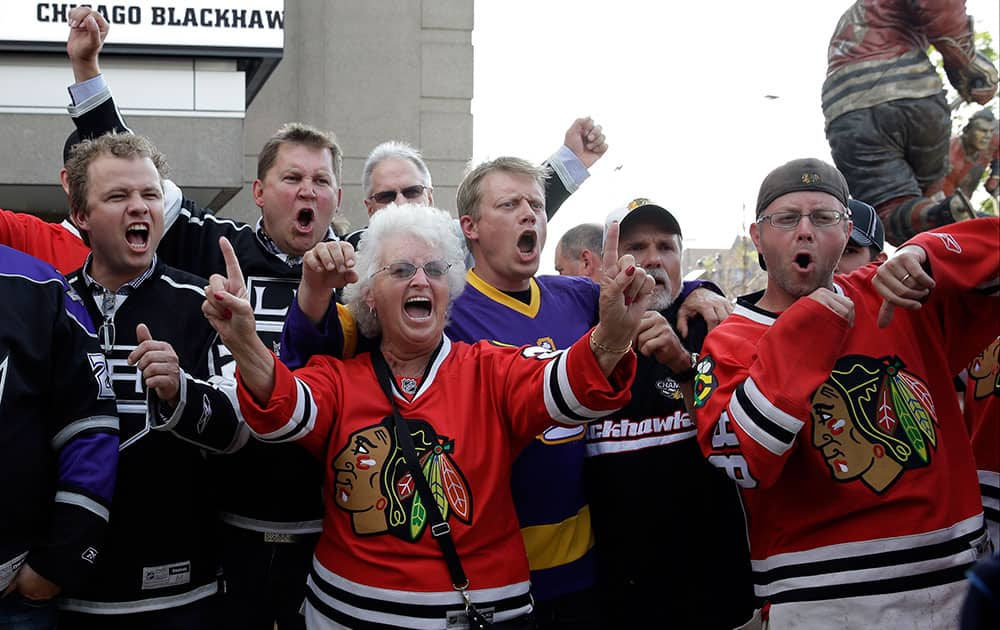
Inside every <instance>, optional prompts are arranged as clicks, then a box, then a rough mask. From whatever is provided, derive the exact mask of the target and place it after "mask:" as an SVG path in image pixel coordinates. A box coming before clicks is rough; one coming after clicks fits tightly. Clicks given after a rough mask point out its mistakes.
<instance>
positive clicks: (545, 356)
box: [239, 336, 635, 628]
mask: <svg viewBox="0 0 1000 630" xmlns="http://www.w3.org/2000/svg"><path fill="white" fill-rule="evenodd" d="M588 343H589V340H588V338H587V337H586V336H585V337H584V338H583V339H582V340H581V341H578V342H577V343H576V344H574V345H573V346H572V347H570V349H569V350H566V351H551V350H546V349H544V348H540V347H531V346H529V347H525V348H522V349H518V348H511V347H501V346H498V345H494V344H491V343H490V342H485V341H483V342H479V343H477V344H475V345H468V344H465V343H461V342H454V343H453V342H451V341H449V340H448V339H447V338H446V337H445V338H444V339H443V342H442V345H441V346H440V347H439V349H438V350H437V352H436V353H435V355H434V356H433V357H432V359H431V362H430V364H429V365H428V368H427V370H426V372H425V374H424V376H423V377H422V378H420V379H412V382H404V383H403V384H402V388H401V386H400V384H399V383H395V384H394V386H395V388H396V389H395V391H394V394H395V400H396V405H397V406H398V408H399V413H400V415H401V417H402V418H403V419H404V421H405V422H406V424H407V425H408V427H409V430H410V433H411V435H412V436H413V441H414V444H415V446H416V451H417V455H418V457H419V458H420V462H421V470H422V472H423V474H424V476H425V477H427V480H428V484H429V485H430V487H431V489H432V491H433V492H434V494H435V496H436V497H437V501H438V506H439V508H440V509H441V511H442V513H443V514H444V515H445V519H446V521H447V522H448V524H449V525H450V527H451V533H452V536H453V537H454V540H455V544H456V546H457V549H458V554H459V556H460V557H461V560H462V564H463V565H464V568H465V573H466V574H467V575H468V577H469V580H470V582H471V588H470V593H471V595H472V598H473V600H474V601H476V602H477V606H478V607H480V608H481V609H482V608H487V609H489V608H492V609H494V612H495V615H494V617H493V619H494V621H504V620H508V619H513V618H515V617H518V616H520V615H523V614H525V613H527V612H529V611H530V610H531V604H530V596H529V583H528V561H527V557H526V555H525V551H524V543H523V542H522V539H521V535H520V532H519V529H518V520H517V514H516V513H515V510H514V503H513V500H512V498H511V489H510V477H511V464H512V463H513V461H514V458H515V457H516V456H517V454H518V453H519V452H520V451H521V450H522V449H523V448H524V447H525V446H526V445H527V444H529V443H530V442H531V441H532V439H534V437H535V436H536V435H537V434H538V433H540V432H541V431H542V430H544V429H545V428H546V427H548V426H549V425H551V424H552V422H553V421H555V422H559V423H562V424H583V423H585V422H587V421H589V420H592V419H594V418H598V417H602V416H604V415H607V414H608V413H610V412H612V411H613V410H615V409H617V408H619V407H621V406H622V405H623V404H625V403H627V402H628V400H629V391H628V386H629V385H630V384H631V381H632V378H633V376H634V372H635V358H634V355H633V354H631V353H629V355H627V356H626V358H625V360H623V361H621V362H620V363H619V365H618V366H617V367H616V369H615V372H613V373H612V375H611V377H610V383H609V379H606V378H605V377H604V375H603V373H602V372H601V369H600V367H599V366H598V364H597V362H596V360H595V358H594V355H593V353H592V352H591V350H590V348H589V347H588ZM275 369H276V376H275V384H274V391H273V394H272V396H271V400H270V401H268V402H267V404H266V405H264V406H261V405H259V404H257V403H256V402H255V401H254V400H253V398H252V396H251V395H249V394H248V393H247V392H246V390H245V389H244V388H243V385H242V383H241V384H240V390H239V396H240V406H241V409H242V411H243V414H244V417H245V418H246V421H247V423H248V424H249V425H250V427H251V429H252V430H253V431H254V432H255V434H256V436H257V438H258V439H260V440H262V441H265V442H281V441H292V440H295V441H299V442H300V443H301V444H302V445H303V446H305V447H306V448H307V449H308V450H309V451H310V452H312V453H313V454H314V455H315V456H316V457H317V458H319V459H321V460H322V461H323V464H324V469H325V471H326V478H325V481H324V496H325V499H326V500H325V504H326V515H325V517H324V521H323V535H322V538H321V540H320V543H319V545H318V547H317V550H316V562H315V563H314V568H313V571H312V574H311V576H310V580H309V592H308V598H309V605H310V606H312V608H313V609H314V610H315V611H319V613H321V614H322V615H323V616H325V617H326V618H328V619H330V620H333V621H334V622H336V623H340V624H345V625H347V626H351V627H354V626H357V625H358V624H362V622H368V623H372V622H375V623H380V624H386V625H388V626H390V627H405V628H413V627H432V626H436V627H441V628H444V627H446V625H447V619H448V616H449V613H454V612H455V611H461V610H463V609H464V606H463V603H462V598H461V596H460V595H459V593H458V592H457V591H455V590H454V589H453V588H452V585H451V580H450V577H449V573H448V570H447V567H446V564H445V561H444V557H443V555H442V552H441V550H440V548H439V546H438V543H437V542H436V541H435V540H434V539H433V537H431V536H430V533H429V532H428V531H427V518H426V512H425V510H424V507H423V506H422V504H421V499H420V498H419V495H417V494H416V492H415V489H414V483H413V479H412V477H411V476H410V475H409V473H408V472H407V467H406V465H405V463H404V461H403V459H402V455H401V453H400V451H399V449H398V448H397V447H396V445H395V439H394V436H393V430H392V428H391V427H392V424H391V422H392V408H391V406H390V404H389V401H388V400H387V399H386V396H385V394H383V392H382V389H381V388H380V386H379V383H378V380H377V378H376V376H375V373H374V371H373V369H372V363H371V355H370V354H367V353H365V354H362V355H359V356H358V357H356V358H354V359H350V360H347V361H338V360H336V359H333V358H332V357H329V356H316V357H313V358H312V359H311V360H310V361H309V363H308V364H307V366H306V367H305V368H302V369H300V370H296V371H295V372H294V373H293V372H289V371H288V369H287V368H285V367H284V366H282V365H281V364H280V363H277V362H276V363H275ZM404 380H405V379H404ZM433 620H437V622H440V623H439V625H438V624H437V623H436V622H435V621H433ZM428 624H431V625H428ZM380 627H382V626H380Z"/></svg>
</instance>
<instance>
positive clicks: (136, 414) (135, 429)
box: [91, 345, 150, 451]
mask: <svg viewBox="0 0 1000 630" xmlns="http://www.w3.org/2000/svg"><path fill="white" fill-rule="evenodd" d="M133 350H135V346H134V345H114V346H112V347H111V351H110V352H108V355H107V369H106V372H105V373H104V380H107V381H110V385H111V386H113V388H114V395H115V398H116V400H115V404H116V406H117V407H118V436H119V440H120V443H119V450H121V451H124V450H125V449H126V448H128V447H129V446H132V445H133V444H135V443H136V442H137V441H139V440H140V439H142V437H143V436H144V435H146V434H147V433H149V430H150V427H149V418H148V416H147V414H146V387H145V385H143V382H142V372H140V371H139V369H138V368H137V367H136V366H134V365H130V364H129V362H128V355H129V354H131V352H132V351H133ZM95 356H96V357H99V358H100V359H101V362H102V363H103V362H104V360H105V358H104V357H103V356H101V355H99V354H98V355H92V356H91V364H92V366H93V367H94V370H95V372H94V374H95V377H98V381H101V380H102V379H101V378H100V377H99V376H98V373H97V371H98V369H99V368H100V366H99V365H95V364H94V357H95Z"/></svg>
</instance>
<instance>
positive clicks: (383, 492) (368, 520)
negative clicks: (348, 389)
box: [331, 418, 472, 542]
mask: <svg viewBox="0 0 1000 630" xmlns="http://www.w3.org/2000/svg"><path fill="white" fill-rule="evenodd" d="M403 422H404V423H405V424H406V426H407V428H408V429H409V431H410V435H411V436H412V437H413V445H414V447H415V449H416V451H417V458H418V460H419V464H420V472H422V473H423V475H424V478H426V479H427V485H428V486H430V489H431V494H432V495H433V497H434V502H435V503H436V504H437V507H438V509H439V510H440V511H441V515H442V516H443V517H444V520H445V521H448V520H450V519H451V517H454V518H456V519H458V520H459V521H461V522H463V523H465V524H467V525H468V524H471V523H472V494H471V493H470V492H469V484H468V482H467V481H466V479H465V476H464V475H463V474H462V471H461V470H460V469H459V468H458V466H457V465H456V464H455V460H454V459H452V455H454V453H455V441H454V440H451V439H449V438H447V437H446V436H443V435H438V434H437V432H436V431H435V430H434V427H432V426H431V425H430V424H429V423H428V422H425V421H423V420H409V419H404V420H403ZM392 425H393V422H392V418H385V419H383V420H382V422H380V423H379V424H376V425H372V426H368V427H365V428H363V429H360V430H358V431H355V432H354V433H352V434H351V435H350V437H349V438H348V440H347V444H346V445H345V446H344V448H342V449H341V450H340V452H339V453H337V455H336V457H334V459H333V462H332V463H331V467H332V468H333V474H334V497H333V498H334V503H335V504H336V506H337V507H338V508H340V509H342V510H344V511H345V512H348V513H350V515H351V527H352V528H353V529H354V533H355V534H358V535H362V536H367V535H376V534H385V533H388V534H392V535H393V536H396V537H398V538H401V539H403V540H405V541H407V542H414V541H416V540H418V539H419V538H420V536H421V534H422V533H423V532H424V530H425V529H427V523H428V521H429V514H428V511H427V508H428V506H426V505H424V501H423V499H422V498H421V497H420V494H419V493H418V492H417V487H416V483H415V482H414V480H413V476H412V475H411V474H410V471H409V469H408V467H407V465H406V459H405V458H404V456H403V451H402V449H401V448H399V447H398V446H397V445H396V440H395V435H393V430H392Z"/></svg>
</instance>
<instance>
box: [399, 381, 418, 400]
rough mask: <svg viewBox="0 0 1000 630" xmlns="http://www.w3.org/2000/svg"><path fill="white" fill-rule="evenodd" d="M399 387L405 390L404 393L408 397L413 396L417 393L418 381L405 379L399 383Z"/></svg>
mask: <svg viewBox="0 0 1000 630" xmlns="http://www.w3.org/2000/svg"><path fill="white" fill-rule="evenodd" d="M399 387H400V389H402V390H403V393H404V394H406V395H407V396H412V395H413V394H415V393H416V392H417V379H415V378H403V379H400V381H399Z"/></svg>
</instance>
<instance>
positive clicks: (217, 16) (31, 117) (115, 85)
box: [0, 0, 473, 227]
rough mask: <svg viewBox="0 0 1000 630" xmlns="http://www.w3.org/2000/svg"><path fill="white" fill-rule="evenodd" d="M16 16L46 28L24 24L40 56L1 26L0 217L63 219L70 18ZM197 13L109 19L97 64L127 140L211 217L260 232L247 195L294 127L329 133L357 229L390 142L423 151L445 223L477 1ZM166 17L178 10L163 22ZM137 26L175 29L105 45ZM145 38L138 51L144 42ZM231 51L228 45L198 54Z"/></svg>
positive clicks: (198, 7) (187, 5)
mask: <svg viewBox="0 0 1000 630" xmlns="http://www.w3.org/2000/svg"><path fill="white" fill-rule="evenodd" d="M18 4H20V3H18ZM24 4H25V5H30V8H31V13H30V14H28V13H26V14H25V15H24V16H23V19H24V20H25V21H28V22H30V21H31V20H35V21H39V22H43V23H40V24H30V25H29V26H31V28H34V27H36V26H37V28H38V32H39V33H40V34H39V35H37V36H35V37H36V39H37V40H44V39H45V38H46V37H47V38H48V39H49V41H31V40H16V39H12V38H17V37H21V36H22V35H21V33H22V32H28V35H29V36H32V34H33V32H32V31H31V29H28V28H17V29H16V32H11V31H12V30H14V29H15V27H10V28H8V29H6V30H5V29H4V28H3V27H0V84H2V85H3V86H4V89H3V90H0V146H3V147H4V148H5V150H4V151H3V152H2V153H0V207H3V208H6V209H10V210H19V211H28V212H34V213H36V214H40V215H44V216H46V217H47V218H60V217H61V215H64V213H65V209H66V201H65V195H64V194H63V192H62V190H61V188H60V187H59V185H58V171H59V168H60V166H61V161H62V148H63V144H64V142H65V139H66V136H67V135H68V134H69V133H70V132H71V131H72V129H73V127H72V123H71V121H70V120H69V118H68V116H67V115H66V112H65V106H66V104H67V103H68V102H69V97H68V95H67V91H66V87H67V86H68V85H69V84H70V83H72V81H73V77H72V72H71V71H70V68H69V62H68V59H67V57H66V55H65V35H66V29H67V28H68V27H66V25H65V18H64V17H63V16H64V13H65V10H68V9H65V8H66V7H67V6H68V4H66V3H24ZM95 4H98V6H99V7H100V6H101V5H100V4H99V3H95ZM205 4H206V3H204V2H203V1H200V0H186V1H174V2H155V3H153V2H149V1H145V2H141V1H137V2H131V3H130V2H122V3H119V4H107V5H103V6H105V9H106V10H107V12H108V15H109V16H117V17H119V18H120V20H121V22H122V23H121V24H112V26H111V29H112V30H111V36H110V37H109V40H108V45H107V47H106V51H105V53H104V54H103V55H102V58H101V64H102V70H103V71H104V74H105V75H106V77H107V79H108V81H109V83H110V84H111V88H112V91H113V93H114V95H115V100H116V102H117V103H118V105H119V107H120V108H121V110H122V112H123V113H124V115H125V116H126V118H127V120H128V123H129V126H130V127H131V128H132V129H133V130H134V131H135V132H137V133H142V134H145V135H148V136H149V137H150V138H151V139H152V140H153V142H154V143H155V144H156V145H157V146H158V148H159V149H160V150H161V151H163V152H164V153H165V154H166V156H167V159H168V161H169V162H170V165H171V170H172V179H174V180H175V181H176V182H177V183H178V184H179V185H180V186H181V187H182V188H183V189H184V191H185V194H186V196H188V197H191V198H193V199H194V200H196V201H197V202H199V203H200V204H202V205H206V206H208V207H211V208H214V209H216V211H217V213H218V214H220V215H223V216H228V217H233V218H237V219H240V220H243V221H247V222H255V221H256V219H257V217H258V216H259V210H258V209H257V207H256V206H255V205H254V203H253V198H252V195H251V194H250V184H251V183H252V182H253V179H254V177H255V176H256V159H257V152H258V150H259V149H260V147H261V146H262V145H263V144H264V142H265V141H266V140H267V138H268V136H270V135H271V134H272V133H273V132H274V131H275V130H276V129H277V128H278V127H279V126H280V125H281V124H283V123H285V122H288V121H301V122H306V123H309V124H312V125H315V126H317V127H320V128H323V129H328V130H332V131H334V132H335V133H336V135H337V137H338V139H339V141H340V144H341V146H342V148H343V150H344V167H343V174H342V180H343V181H342V182H341V183H342V185H343V189H344V193H343V204H342V211H343V213H344V214H345V216H346V217H347V218H348V219H349V220H350V222H351V224H352V226H353V227H361V226H363V225H365V224H366V223H367V216H366V214H365V210H364V205H363V203H362V191H361V171H362V166H363V164H364V160H365V157H366V156H367V154H368V152H369V151H370V150H371V149H372V148H373V147H374V146H375V145H377V144H378V143H380V142H382V141H385V140H390V139H395V140H402V141H405V142H409V143H411V144H413V145H415V146H417V147H419V148H420V149H421V150H422V151H423V153H424V156H425V158H426V159H427V163H428V165H429V167H430V169H431V173H432V174H433V176H434V192H435V195H434V196H435V202H436V203H437V204H438V205H439V206H441V207H443V208H445V209H447V210H449V211H452V212H454V209H455V201H454V200H455V191H456V189H457V186H458V184H459V182H460V181H461V178H462V175H463V173H464V169H465V167H466V163H467V161H468V159H469V157H470V156H471V154H472V114H471V111H470V106H471V101H472V88H473V83H472V81H473V77H472V74H473V56H472V55H473V51H472V41H471V36H472V28H473V3H472V1H471V0H379V1H378V2H369V1H362V0H301V1H299V0H285V1H284V3H282V2H281V1H280V0H256V1H253V0H240V1H236V0H218V1H216V2H213V3H211V4H212V6H213V7H214V9H211V10H209V9H207V8H205V6H204V5H205ZM282 4H283V5H284V6H283V7H282ZM43 5H44V6H43ZM166 5H172V6H171V8H172V9H173V10H172V11H170V12H169V13H164V12H163V11H164V10H163V8H162V7H163V6H166ZM220 7H221V8H220ZM282 8H283V14H282V15H281V16H276V13H277V11H280V10H282ZM256 9H259V11H260V14H259V15H258V16H257V18H260V16H264V17H263V19H262V20H260V21H261V22H263V26H261V28H254V27H256V25H257V23H254V24H253V26H252V27H248V28H247V31H246V32H247V36H246V37H243V36H242V35H241V34H234V33H233V32H232V31H233V30H234V28H233V25H232V23H233V22H237V21H238V20H242V21H243V22H242V23H247V24H249V23H251V22H252V20H253V19H254V18H253V17H252V14H251V13H242V14H239V15H237V13H235V12H237V11H244V12H246V11H252V10H256ZM154 10H158V11H160V13H159V14H154V13H153V11H154ZM61 11H62V12H61ZM211 11H215V13H212V12H211ZM220 11H221V12H222V13H220ZM268 11H270V12H271V13H267V12H268ZM268 17H271V18H272V22H271V25H272V26H273V25H274V24H275V23H276V22H275V19H276V18H277V17H280V18H282V19H281V20H279V22H280V24H281V26H283V49H282V48H280V41H281V40H277V41H278V42H279V44H278V46H279V48H278V49H277V50H275V49H274V48H273V42H274V41H275V39H274V37H275V33H274V32H273V31H274V29H273V28H272V29H271V32H268V33H265V32H264V31H266V30H267V28H268V27H267V18H268ZM60 18H61V19H62V22H63V23H61V24H58V22H59V20H60ZM131 18H135V20H136V21H138V20H140V19H141V20H143V21H145V22H150V21H154V22H155V21H156V20H159V23H158V24H156V26H157V27H159V29H158V30H157V31H156V32H157V33H162V32H164V31H165V30H167V31H168V30H169V28H168V27H170V25H169V24H164V23H165V22H169V21H170V20H171V19H172V20H173V21H174V25H173V26H172V28H174V29H176V30H175V31H174V33H173V34H171V33H169V32H168V33H167V36H166V37H163V36H161V35H159V34H157V35H155V36H154V37H160V38H161V39H162V40H164V41H165V42H166V43H165V44H163V48H156V47H155V46H154V47H149V46H146V47H145V48H143V47H142V46H136V45H129V44H123V43H119V44H116V45H112V44H113V43H114V42H115V35H116V33H117V32H118V31H119V30H120V31H121V32H122V33H129V32H130V29H133V31H132V32H137V31H135V30H134V29H138V28H140V27H139V26H137V25H135V24H130V23H129V20H130V19H131ZM112 21H113V20H112ZM185 21H186V25H184V24H185ZM223 21H225V22H226V24H222V22H223ZM52 22H55V23H57V24H52ZM242 23H240V24H242ZM227 27H228V28H227ZM57 28H58V30H57ZM147 28H152V27H147ZM199 29H200V30H199ZM213 29H214V30H213ZM278 30H279V31H280V30H282V29H280V28H279V29H278ZM180 31H184V33H183V34H185V35H186V34H191V33H195V32H197V33H204V35H203V42H202V46H201V48H199V47H198V46H195V45H185V44H184V43H183V42H181V43H177V42H175V41H173V40H171V37H177V35H176V33H180ZM148 32H149V31H143V32H138V34H136V35H133V38H134V39H136V40H143V41H145V39H146V38H148V37H150V36H149V35H147V33H148ZM216 33H220V34H221V36H220V35H216ZM277 35H281V33H277ZM224 36H229V37H231V38H234V41H235V42H236V43H235V44H233V43H232V42H226V41H222V43H221V45H219V46H215V47H214V48H213V47H212V45H204V42H209V43H210V44H211V42H212V41H213V40H214V39H220V40H224ZM59 37H61V39H62V42H61V43H60V42H59V41H56V40H57V38H59ZM255 38H258V39H255ZM116 46H117V47H116ZM239 46H245V47H244V48H242V49H239V48H238V47H239ZM269 46H272V47H271V48H269ZM227 53H231V54H229V56H227ZM279 56H280V61H277V60H278V57H279ZM275 61H277V65H276V66H275V65H274V64H275Z"/></svg>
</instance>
